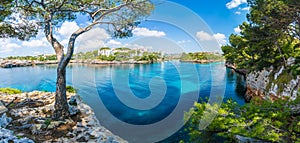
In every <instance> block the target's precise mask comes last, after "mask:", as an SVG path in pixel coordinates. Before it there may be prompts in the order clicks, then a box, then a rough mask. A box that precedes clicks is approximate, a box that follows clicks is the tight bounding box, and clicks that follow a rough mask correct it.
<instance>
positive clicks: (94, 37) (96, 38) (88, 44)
mask: <svg viewBox="0 0 300 143" xmlns="http://www.w3.org/2000/svg"><path fill="white" fill-rule="evenodd" d="M109 38H110V35H109V34H108V33H107V32H106V31H105V30H104V29H102V28H99V27H97V28H94V29H91V30H90V31H88V32H86V33H84V34H82V35H80V36H79V37H78V41H77V42H78V51H79V52H81V51H91V50H95V49H99V48H101V47H103V46H105V42H104V41H106V40H108V39H109Z"/></svg>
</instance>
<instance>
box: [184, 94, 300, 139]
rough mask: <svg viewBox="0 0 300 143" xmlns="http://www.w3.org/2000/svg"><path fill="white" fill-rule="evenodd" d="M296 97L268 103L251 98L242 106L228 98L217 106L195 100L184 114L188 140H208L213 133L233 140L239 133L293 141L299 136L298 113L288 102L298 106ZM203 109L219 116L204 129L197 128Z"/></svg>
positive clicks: (261, 137)
mask: <svg viewBox="0 0 300 143" xmlns="http://www.w3.org/2000/svg"><path fill="white" fill-rule="evenodd" d="M299 99H300V98H299ZM299 99H297V100H298V101H299ZM297 100H295V101H294V102H289V101H286V100H278V101H275V102H270V101H262V100H260V99H258V100H255V99H254V100H253V101H252V102H251V103H249V104H246V105H243V106H240V105H238V104H237V103H235V102H233V101H231V100H228V101H227V102H226V103H223V104H222V105H221V107H219V108H216V107H215V105H214V106H211V105H209V104H207V103H195V107H194V108H192V109H191V110H190V111H189V112H187V113H186V115H185V116H188V115H191V118H190V119H189V120H188V122H187V124H188V128H187V130H188V131H189V135H190V141H191V142H209V141H210V139H211V138H212V136H214V137H216V136H219V137H223V138H225V139H226V140H227V141H228V142H233V141H234V135H241V136H246V137H250V138H255V139H260V140H266V141H271V142H295V141H297V139H298V138H299V137H300V133H299V128H300V124H299V122H300V116H296V115H295V116H294V115H292V114H291V112H290V108H289V106H288V105H298V103H299V102H298V101H297ZM205 110H209V111H215V112H217V113H218V115H217V116H216V117H215V118H214V119H213V121H212V122H211V124H210V125H209V126H208V127H207V128H205V129H204V130H199V121H200V119H202V118H204V117H203V113H204V111H205Z"/></svg>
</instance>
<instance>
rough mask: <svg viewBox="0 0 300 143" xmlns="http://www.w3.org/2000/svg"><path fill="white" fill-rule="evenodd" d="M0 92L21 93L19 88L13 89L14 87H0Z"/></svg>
mask: <svg viewBox="0 0 300 143" xmlns="http://www.w3.org/2000/svg"><path fill="white" fill-rule="evenodd" d="M0 92H2V93H6V94H19V93H22V91H21V90H19V89H15V88H9V87H8V88H0Z"/></svg>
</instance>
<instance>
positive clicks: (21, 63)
mask: <svg viewBox="0 0 300 143" xmlns="http://www.w3.org/2000/svg"><path fill="white" fill-rule="evenodd" d="M179 61H180V62H188V63H198V64H209V63H217V62H225V61H224V60H179ZM157 62H163V61H157ZM55 64H58V62H57V61H28V60H5V61H0V67H1V68H15V67H30V66H37V65H55ZM70 64H87V65H119V64H151V62H150V61H101V60H71V61H70Z"/></svg>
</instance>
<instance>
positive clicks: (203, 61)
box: [180, 60, 225, 64]
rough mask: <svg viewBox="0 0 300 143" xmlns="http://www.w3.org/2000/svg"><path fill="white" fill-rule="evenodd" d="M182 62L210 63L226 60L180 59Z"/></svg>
mask: <svg viewBox="0 0 300 143" xmlns="http://www.w3.org/2000/svg"><path fill="white" fill-rule="evenodd" d="M180 62H187V63H198V64H209V63H217V62H225V60H180Z"/></svg>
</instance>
